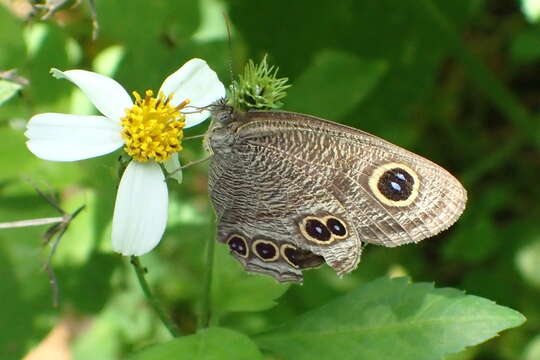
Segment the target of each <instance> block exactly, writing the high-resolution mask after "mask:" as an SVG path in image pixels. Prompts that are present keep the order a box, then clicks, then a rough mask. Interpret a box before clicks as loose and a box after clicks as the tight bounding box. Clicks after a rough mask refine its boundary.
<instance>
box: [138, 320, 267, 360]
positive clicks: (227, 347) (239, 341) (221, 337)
mask: <svg viewBox="0 0 540 360" xmlns="http://www.w3.org/2000/svg"><path fill="white" fill-rule="evenodd" d="M130 359H131V360H161V359H163V360H169V359H177V360H181V359H189V360H203V359H204V360H227V359H231V360H232V359H234V360H244V359H245V360H257V359H262V355H261V353H260V351H259V349H258V348H257V346H256V345H255V344H254V343H253V341H251V339H250V338H248V337H247V336H245V335H243V334H241V333H238V332H235V331H232V330H229V329H223V328H210V329H205V330H202V331H199V332H198V333H197V334H195V335H190V336H184V337H180V338H177V339H174V340H171V341H169V342H166V343H163V344H159V345H155V346H152V347H150V348H148V349H146V350H144V351H142V352H140V353H138V354H137V355H135V356H133V357H130Z"/></svg>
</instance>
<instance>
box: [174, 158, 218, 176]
mask: <svg viewBox="0 0 540 360" xmlns="http://www.w3.org/2000/svg"><path fill="white" fill-rule="evenodd" d="M211 157H212V156H211V155H209V156H207V157H203V158H202V159H199V160H195V161H191V162H188V163H187V164H186V165H182V166H181V167H180V169H185V168H188V167H190V166H193V165H197V164H200V163H203V162H205V161H207V160H208V159H210V158H211ZM178 170H179V169H178ZM178 170H175V171H173V172H172V173H171V174H174V173H175V172H176V171H178Z"/></svg>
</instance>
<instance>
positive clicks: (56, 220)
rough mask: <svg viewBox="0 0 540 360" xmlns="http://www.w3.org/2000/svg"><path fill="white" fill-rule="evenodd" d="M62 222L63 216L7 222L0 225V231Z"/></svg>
mask: <svg viewBox="0 0 540 360" xmlns="http://www.w3.org/2000/svg"><path fill="white" fill-rule="evenodd" d="M62 221H64V217H63V216H57V217H50V218H41V219H29V220H20V221H9V222H4V223H0V229H11V228H19V227H29V226H40V225H49V224H56V223H61V222H62Z"/></svg>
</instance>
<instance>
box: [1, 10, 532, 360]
mask: <svg viewBox="0 0 540 360" xmlns="http://www.w3.org/2000/svg"><path fill="white" fill-rule="evenodd" d="M57 2H58V1H52V0H51V1H47V2H41V5H43V6H45V9H42V10H41V11H37V12H36V11H35V9H34V10H33V9H32V7H31V6H30V4H29V2H28V1H23V0H20V1H17V0H1V1H0V72H3V73H2V77H3V78H4V80H0V154H1V156H0V169H1V171H0V222H8V221H15V220H25V219H33V218H41V217H51V216H57V213H56V212H55V210H54V209H53V208H52V207H51V206H50V205H49V204H48V203H47V202H46V201H44V200H43V198H42V197H40V196H39V195H38V194H37V193H36V191H35V188H39V189H41V190H43V191H45V192H47V193H48V194H55V195H56V197H57V199H58V201H59V203H60V205H61V206H62V208H64V209H65V210H66V211H68V212H72V211H74V210H75V209H76V208H78V207H79V206H81V205H83V204H85V205H86V209H85V210H84V211H83V213H81V215H80V216H79V217H78V218H77V219H76V220H75V221H74V222H73V223H72V224H71V226H70V228H69V230H68V231H67V233H66V235H65V236H64V238H63V239H62V241H61V243H60V245H59V246H58V250H57V253H56V255H55V256H54V258H53V267H54V269H55V271H56V275H57V277H58V284H59V287H60V305H59V307H57V308H55V307H53V306H52V291H51V287H50V285H49V280H48V277H47V273H46V272H44V271H43V264H44V263H45V261H46V258H47V254H48V252H49V250H50V247H44V246H43V240H42V235H43V233H44V232H45V228H44V227H36V228H23V229H9V230H0V276H1V279H2V281H1V282H0V295H1V296H2V304H1V306H0V354H1V355H0V357H1V358H2V359H19V358H22V357H24V356H25V355H26V354H28V352H29V351H30V350H34V351H38V352H34V353H33V355H30V356H29V357H28V359H31V356H36V357H35V358H37V359H46V358H47V357H45V356H46V355H45V354H48V355H51V351H53V350H54V351H60V352H59V353H54V354H55V355H53V356H54V357H51V359H53V358H54V359H69V358H73V359H103V360H106V359H120V358H123V357H124V356H125V355H126V354H129V353H131V352H133V351H135V350H138V349H141V348H142V347H144V346H146V345H148V344H152V343H156V342H159V341H163V340H166V339H168V338H169V335H168V334H167V333H166V331H165V329H164V328H163V326H162V325H161V323H159V321H158V320H157V318H156V317H155V316H154V314H153V312H152V311H151V309H150V308H149V307H148V305H147V303H146V300H145V299H144V297H143V295H142V293H141V290H140V288H139V287H138V285H137V283H136V280H135V277H134V275H133V273H132V269H131V268H130V266H129V263H128V259H127V258H122V257H121V256H120V255H117V254H115V253H113V252H112V251H111V246H110V221H111V216H112V206H113V204H114V198H115V192H116V184H117V182H118V176H117V172H118V162H117V159H118V153H116V154H111V155H109V156H105V157H100V158H97V159H92V160H86V161H81V162H76V163H55V162H48V161H43V160H40V159H37V158H36V157H34V156H33V155H32V154H31V153H30V152H29V151H28V150H27V149H26V147H25V144H24V142H25V138H24V136H23V132H24V127H25V124H26V121H27V120H28V119H29V118H30V117H31V116H32V115H33V114H36V113H40V112H64V113H78V114H90V113H93V111H94V109H93V108H92V106H91V104H89V103H88V102H87V100H86V99H85V97H84V96H83V95H82V94H81V93H80V92H79V91H78V90H77V89H76V88H75V86H73V85H72V84H70V83H68V82H67V81H61V80H55V79H53V78H52V77H51V76H50V75H49V69H50V68H51V67H56V68H59V69H61V70H65V69H72V68H83V69H90V70H94V71H98V72H100V73H103V74H106V75H109V76H113V77H114V78H115V79H117V80H118V81H119V82H120V83H121V84H123V85H124V86H125V88H126V89H128V90H129V91H132V90H136V91H138V92H139V93H142V92H144V91H145V90H146V89H154V90H157V89H158V88H159V86H160V84H161V82H162V80H163V79H164V78H165V77H166V76H168V75H169V74H170V73H172V72H173V71H175V70H176V69H177V68H178V67H179V66H181V65H182V64H183V63H184V62H185V61H186V60H188V59H190V58H192V57H201V58H203V59H205V60H206V61H207V62H208V63H209V64H210V66H211V67H212V68H213V69H215V70H216V71H217V72H218V74H219V76H220V79H221V80H222V81H223V82H224V83H225V84H229V83H230V72H229V68H230V66H229V64H231V59H232V72H233V73H234V74H238V73H239V72H240V71H241V70H242V68H243V65H244V64H245V62H246V61H247V59H249V58H252V59H254V60H255V61H256V62H257V61H259V60H260V59H261V58H262V57H263V56H264V54H266V53H267V54H268V55H269V62H270V63H271V64H274V65H277V66H278V67H279V69H280V75H282V76H286V77H288V78H289V79H290V81H291V83H292V85H293V86H292V87H291V88H290V89H289V91H288V97H287V98H286V99H285V101H284V102H285V106H284V109H286V110H293V111H299V112H305V113H310V114H313V115H316V116H321V117H326V118H329V119H332V120H335V121H337V122H341V123H344V124H349V125H352V126H354V127H357V128H360V129H362V130H365V131H368V132H371V133H373V134H376V135H377V136H380V137H382V138H384V139H387V140H389V141H391V142H393V143H395V144H398V145H400V146H403V147H406V148H408V149H410V150H413V151H414V152H416V153H418V154H420V155H423V156H425V157H427V158H429V159H431V160H433V161H435V162H437V163H438V164H441V165H443V166H444V167H445V168H447V169H448V170H450V171H451V172H452V173H453V174H455V175H456V176H457V177H458V178H459V179H461V180H462V181H463V183H464V185H465V187H466V188H467V190H468V193H469V198H470V200H469V203H468V207H467V209H466V211H465V213H464V215H463V217H462V218H461V220H460V221H459V222H458V223H457V224H456V225H455V226H454V227H453V228H451V229H450V230H449V231H447V232H445V233H443V234H441V235H440V236H437V237H436V238H433V239H430V240H426V241H424V242H423V243H420V244H418V245H416V246H415V245H410V246H404V247H401V248H395V249H386V248H378V247H374V246H371V247H368V248H367V250H366V251H365V253H364V255H363V258H362V262H361V264H360V266H359V268H358V269H357V270H356V271H355V272H354V273H352V274H350V275H348V276H345V277H344V278H342V279H339V278H338V277H336V276H335V274H334V273H333V272H332V271H331V270H330V269H329V268H328V267H322V268H321V269H318V270H312V271H308V272H306V273H305V282H304V285H302V286H299V285H292V286H290V287H288V286H286V285H281V284H276V283H275V282H274V281H273V280H272V279H269V278H266V277H261V276H253V275H246V274H244V273H243V271H242V270H241V269H240V266H239V265H238V264H237V263H236V262H235V261H234V260H233V259H232V257H229V256H228V254H227V252H228V251H227V249H225V248H224V246H222V245H218V246H217V248H216V261H215V268H214V280H215V282H214V287H213V292H212V294H213V300H212V301H213V311H214V314H215V316H214V317H213V323H214V324H217V323H219V324H220V325H222V326H224V327H228V328H233V329H236V330H239V331H241V332H243V333H247V334H251V333H256V332H260V331H263V330H265V329H268V328H271V327H273V326H276V325H278V324H280V323H281V322H282V321H284V320H286V319H288V318H290V317H292V316H293V315H297V314H300V313H303V312H305V311H306V310H309V309H313V308H316V307H317V306H319V305H321V304H324V303H326V302H327V301H329V300H331V299H333V298H335V297H337V296H339V295H341V294H344V293H347V292H348V291H350V290H352V289H356V288H358V287H359V286H360V285H361V284H363V283H365V282H367V281H370V280H373V279H376V278H378V277H381V276H388V275H391V276H397V275H408V276H410V277H411V278H412V279H413V280H414V281H426V282H434V283H435V284H436V285H437V286H441V287H446V286H451V287H456V288H459V289H463V290H465V291H466V292H467V293H470V294H475V295H479V296H483V297H486V298H488V299H491V300H493V301H496V302H497V303H499V304H502V305H505V306H508V307H511V308H514V309H516V310H518V311H520V312H521V313H523V314H524V315H525V316H526V317H527V319H528V321H527V322H526V323H525V325H524V326H522V327H519V328H517V329H512V330H509V331H507V332H505V333H503V334H502V336H500V337H498V338H496V339H493V340H491V341H489V342H487V343H485V344H482V345H480V346H477V347H475V348H472V349H469V350H467V351H465V352H464V353H461V354H458V355H455V356H453V357H452V359H478V360H483V359H486V360H487V359H493V360H502V359H522V360H538V359H540V186H538V184H537V183H536V181H537V180H538V178H539V176H540V152H539V149H540V121H539V120H540V119H539V117H538V115H537V113H538V111H540V22H536V20H537V18H538V14H537V13H535V11H534V3H538V2H537V1H529V2H526V4H522V3H521V2H519V1H517V0H500V1H498V0H493V1H482V0H452V1H445V0H438V1H435V0H417V1H412V0H410V1H398V0H379V1H368V0H361V1H355V0H343V1H326V0H311V1H290V0H289V1H283V0H274V1H260V2H259V1H241V0H229V1H218V0H199V1H187V0H186V1H173V0H169V1H167V0H151V1H148V0H131V1H127V2H126V1H113V0H109V1H106V0H96V2H95V13H96V14H97V23H98V24H99V31H98V32H97V38H96V39H95V40H93V39H92V32H93V24H92V15H91V14H92V8H91V6H89V4H90V3H88V2H86V1H85V2H82V3H80V4H77V3H74V2H67V3H66V4H65V5H64V6H63V7H62V8H60V9H58V10H57V11H53V12H51V13H47V7H51V6H54V5H55V4H56V3H57ZM527 6H528V7H527ZM536 6H537V7H540V5H536ZM523 9H525V10H526V11H524V10H523ZM539 11H540V10H539ZM224 12H226V13H227V14H228V18H229V19H230V24H231V28H232V45H231V47H230V48H229V43H228V39H227V30H226V25H225V20H224V18H223V13H224ZM43 15H46V17H48V19H46V20H42V19H41V17H42V16H43ZM10 69H16V70H17V71H18V72H17V74H18V75H16V76H15V75H13V73H6V72H5V71H7V70H10ZM207 125H208V123H205V124H203V125H202V126H198V127H196V128H193V129H190V130H189V131H188V132H187V135H195V134H199V133H204V131H205V127H206V126H207ZM203 156H204V151H203V149H202V146H201V144H200V142H198V141H192V142H189V143H187V144H186V150H185V151H184V152H183V153H182V154H181V157H182V158H183V159H184V161H188V160H196V159H199V158H201V157H203ZM205 166H206V165H200V166H196V167H192V168H189V169H187V170H186V171H184V183H183V184H182V185H178V184H176V183H174V182H170V184H169V189H170V208H169V224H168V228H167V231H166V234H165V237H164V239H163V240H162V242H161V244H160V246H159V247H158V248H157V249H156V250H155V251H153V252H152V253H150V254H149V255H146V256H144V257H143V258H142V262H143V263H144V265H145V266H147V267H148V268H149V270H150V271H149V273H148V280H149V282H150V283H151V285H152V287H153V289H154V291H155V292H156V294H157V296H158V297H159V299H160V300H161V301H162V302H163V304H164V306H165V308H166V309H167V311H168V312H169V313H170V314H171V316H172V317H173V319H174V321H175V322H176V323H177V324H179V326H180V328H181V330H182V331H183V332H184V333H192V332H193V331H195V329H196V322H197V314H198V311H199V304H200V297H201V289H202V281H201V280H202V278H203V271H204V266H205V265H204V246H205V245H204V244H205V241H206V239H208V238H209V237H213V234H214V223H213V221H214V220H213V212H212V210H211V208H210V204H209V201H208V195H207V178H206V167H205ZM278 298H279V299H278ZM276 304H278V305H277V306H276ZM47 336H49V337H48V338H47V341H46V342H43V341H44V339H45V338H46V337H47ZM51 349H52V350H51ZM39 351H44V352H39ZM61 356H67V357H61Z"/></svg>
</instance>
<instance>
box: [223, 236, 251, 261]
mask: <svg viewBox="0 0 540 360" xmlns="http://www.w3.org/2000/svg"><path fill="white" fill-rule="evenodd" d="M233 241H234V242H233ZM239 241H241V242H242V244H240V242H239ZM226 243H227V245H228V246H229V249H230V250H231V251H232V252H234V253H235V254H236V255H238V256H241V257H243V258H247V257H248V256H249V246H248V244H247V241H246V238H245V237H243V236H241V235H237V234H232V235H231V236H229V238H228V239H227V241H226ZM241 246H243V251H242V247H241Z"/></svg>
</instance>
